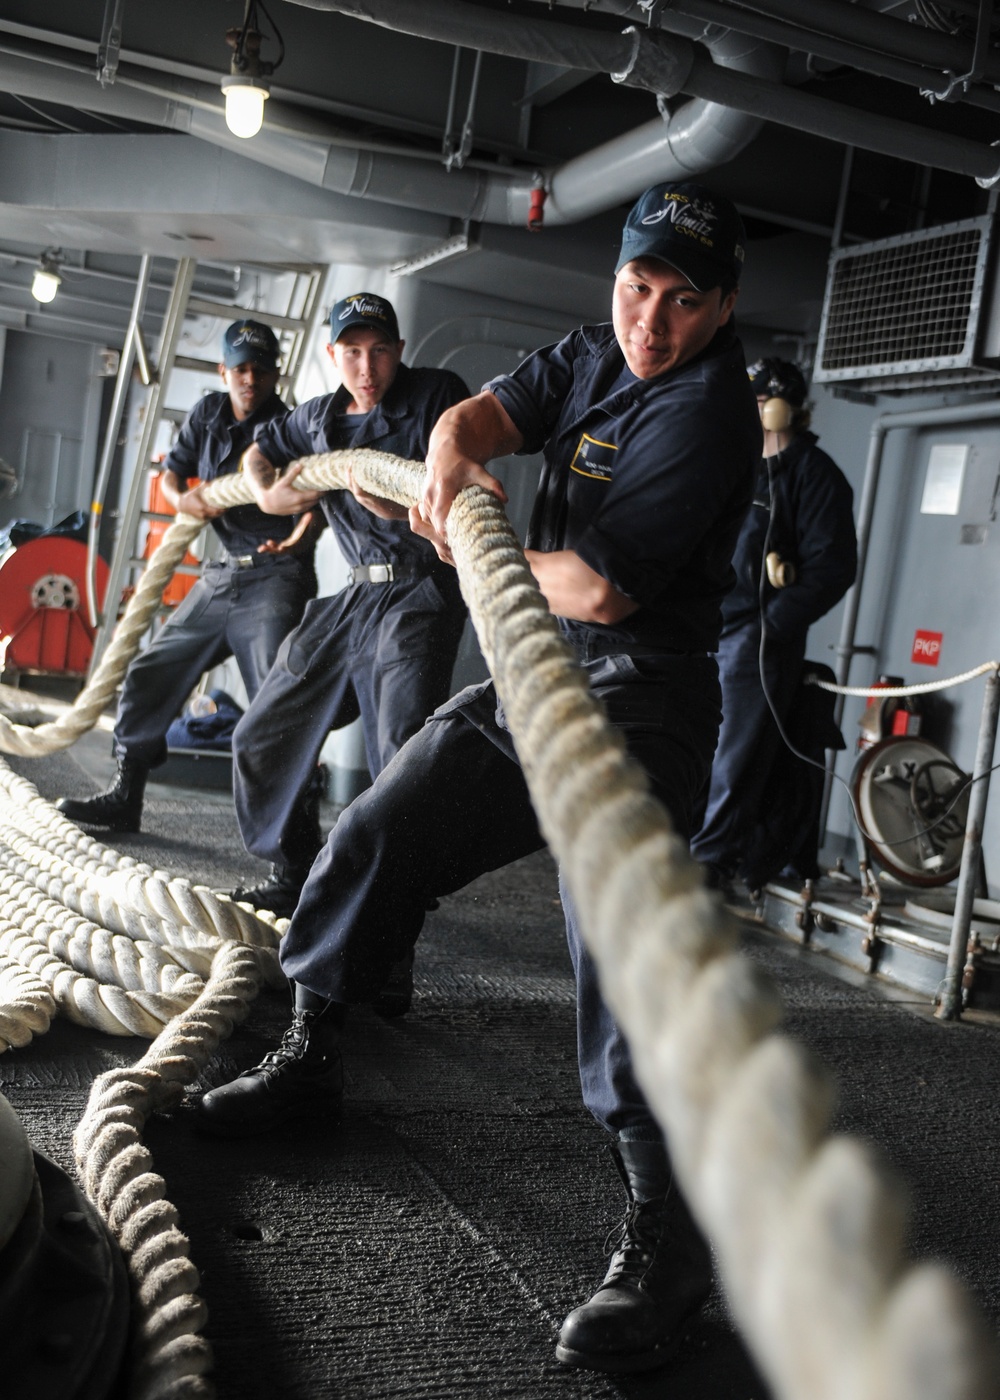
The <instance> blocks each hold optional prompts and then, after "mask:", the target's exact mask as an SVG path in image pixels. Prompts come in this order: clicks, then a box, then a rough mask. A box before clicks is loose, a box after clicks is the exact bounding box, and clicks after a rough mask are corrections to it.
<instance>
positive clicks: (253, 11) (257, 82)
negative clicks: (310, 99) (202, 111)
mask: <svg viewBox="0 0 1000 1400" xmlns="http://www.w3.org/2000/svg"><path fill="white" fill-rule="evenodd" d="M258 10H259V11H260V12H261V14H262V15H263V16H264V18H265V19H266V20H267V22H268V24H269V25H270V26H271V31H272V33H273V34H274V37H275V38H276V39H277V41H278V46H279V53H278V57H277V58H276V59H275V61H274V62H273V63H265V62H264V61H263V60H262V58H261V56H260V46H261V44H262V43H263V40H264V36H263V34H262V33H261V31H260V29H259V28H258V27H257V26H258V20H257V11H258ZM226 43H227V44H228V45H229V47H230V48H231V49H232V51H233V57H232V61H231V63H230V68H229V75H228V77H225V78H223V80H222V91H223V92H224V93H225V94H226V125H227V126H228V127H229V130H230V131H231V132H232V133H233V135H234V136H240V137H243V138H244V139H245V140H246V139H249V138H250V137H251V136H256V135H257V133H258V131H260V129H261V127H262V126H263V124H264V103H265V102H266V101H267V99H268V98H269V97H270V95H271V85H270V83H269V82H268V81H267V79H268V77H269V76H270V75H271V74H272V73H273V72H274V70H275V69H276V68H277V67H278V65H279V64H280V63H281V61H282V59H283V58H284V56H285V45H284V41H283V40H282V37H281V35H280V34H279V32H278V27H277V25H276V24H275V22H274V20H273V19H272V18H271V16H270V15H269V14H268V12H267V10H266V9H265V7H264V4H263V0H246V10H245V11H244V14H243V24H242V27H241V28H239V29H227V30H226Z"/></svg>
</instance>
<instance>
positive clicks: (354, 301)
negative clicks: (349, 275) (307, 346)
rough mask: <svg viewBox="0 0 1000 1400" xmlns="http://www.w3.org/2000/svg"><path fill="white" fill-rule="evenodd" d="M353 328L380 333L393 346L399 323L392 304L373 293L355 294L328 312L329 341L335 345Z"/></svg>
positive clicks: (396, 339)
mask: <svg viewBox="0 0 1000 1400" xmlns="http://www.w3.org/2000/svg"><path fill="white" fill-rule="evenodd" d="M355 326H366V327H367V328H368V329H369V330H373V331H381V332H382V334H383V335H384V336H385V338H386V340H391V341H392V343H393V344H394V345H395V344H396V343H397V341H398V340H399V322H398V321H397V320H396V313H395V311H393V309H392V303H391V302H388V301H386V299H385V297H380V296H376V295H375V293H374V292H355V293H354V294H353V295H352V296H349V297H344V299H343V301H338V302H337V303H336V305H335V306H334V308H333V310H332V311H331V312H330V340H331V343H336V342H337V341H338V340H339V339H340V337H341V336H342V335H343V334H344V332H345V331H349V330H353V328H354V327H355Z"/></svg>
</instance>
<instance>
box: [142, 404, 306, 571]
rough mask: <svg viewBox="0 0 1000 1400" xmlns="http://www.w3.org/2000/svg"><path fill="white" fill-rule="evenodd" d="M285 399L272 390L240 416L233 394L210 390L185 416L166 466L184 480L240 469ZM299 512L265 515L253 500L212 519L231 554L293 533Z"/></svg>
mask: <svg viewBox="0 0 1000 1400" xmlns="http://www.w3.org/2000/svg"><path fill="white" fill-rule="evenodd" d="M287 412H288V407H287V405H286V404H285V403H284V402H283V401H282V400H281V399H280V398H279V397H278V395H277V394H272V395H271V397H270V398H269V399H267V401H266V402H265V403H262V404H261V406H260V408H258V409H257V410H256V412H254V413H252V414H250V416H249V417H248V418H244V419H242V421H240V420H238V419H237V417H236V415H235V413H234V412H233V405H232V402H231V400H230V398H229V395H228V394H227V393H225V392H216V393H211V394H206V395H205V397H204V398H203V399H201V401H200V402H199V403H196V404H195V406H194V408H193V409H192V410H191V412H190V413H189V414H188V416H187V417H186V418H185V419H184V422H183V424H182V425H181V430H180V432H179V434H178V436H177V441H176V442H175V443H174V445H173V447H172V448H171V449H170V451H169V452H168V453H167V456H166V460H165V461H164V463H163V466H164V470H166V471H171V472H174V473H176V475H177V476H178V477H180V479H181V481H182V482H185V481H186V480H187V479H188V478H189V477H195V476H196V477H198V478H199V480H201V481H214V480H215V479H216V477H219V476H229V475H230V474H231V473H232V472H236V471H239V469H240V458H241V457H242V456H243V453H244V452H245V451H246V450H247V448H248V447H249V446H250V445H251V443H252V442H253V440H254V433H255V432H256V431H257V430H258V429H259V428H260V426H261V425H262V424H263V423H266V422H268V420H269V419H271V418H274V417H275V416H276V415H278V414H282V413H287ZM298 518H299V517H298V516H297V515H284V516H279V515H267V514H266V513H265V512H264V511H262V510H261V509H260V507H259V506H258V505H256V504H254V503H253V502H250V503H248V504H247V505H242V506H231V507H230V509H229V510H227V511H226V513H225V515H220V516H219V517H218V519H216V520H213V521H211V522H210V523H211V526H212V529H213V530H214V531H215V533H216V534H217V535H218V537H219V539H220V540H221V541H222V543H223V546H224V547H225V549H226V551H227V552H228V553H229V554H234V555H241V554H255V553H256V552H257V546H258V545H260V544H263V543H264V541H265V540H283V539H287V537H288V536H289V535H290V534H291V533H292V531H293V530H294V528H295V525H296V522H297V521H298Z"/></svg>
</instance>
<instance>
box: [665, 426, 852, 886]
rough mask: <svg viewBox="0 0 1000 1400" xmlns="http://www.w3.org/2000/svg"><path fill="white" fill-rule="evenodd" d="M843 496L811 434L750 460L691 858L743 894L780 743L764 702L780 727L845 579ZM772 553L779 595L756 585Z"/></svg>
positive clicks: (843, 482)
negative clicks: (752, 475) (750, 490)
mask: <svg viewBox="0 0 1000 1400" xmlns="http://www.w3.org/2000/svg"><path fill="white" fill-rule="evenodd" d="M853 499H854V498H853V493H852V491H851V487H850V485H849V483H848V481H847V478H846V477H845V476H844V474H843V472H842V471H841V470H840V468H839V467H838V466H837V464H836V463H835V462H834V461H833V459H832V458H831V457H829V456H827V454H826V453H825V452H824V451H823V450H822V448H820V447H818V446H817V438H816V434H815V433H810V432H800V433H796V434H795V436H794V437H793V438H792V440H791V442H790V443H789V445H788V446H787V447H786V448H785V449H784V451H783V452H781V453H779V454H778V455H777V456H776V457H771V458H767V459H765V460H764V461H763V462H762V463H761V466H760V471H759V473H758V477H757V484H756V489H755V492H754V501H753V505H752V507H751V509H750V514H749V515H748V516H747V519H746V523H745V524H744V527H743V529H742V531H741V532H740V538H739V541H738V543H737V546H736V553H735V555H734V557H733V564H734V566H735V568H736V587H735V588H734V590H733V592H732V593H730V595H729V597H728V598H727V599H726V600H725V602H724V603H723V605H722V616H723V624H722V639H721V641H720V644H719V677H720V680H721V683H722V708H723V719H722V727H721V729H720V731H719V745H718V748H717V749H716V753H715V762H714V763H713V765H712V778H711V783H710V785H709V791H708V798H707V803H706V807H705V814H704V818H703V821H702V824H701V830H700V831H699V832H698V834H697V836H696V837H695V838H694V840H693V841H692V843H691V850H692V853H693V854H694V855H695V856H696V857H697V858H698V860H700V861H703V862H704V863H705V864H706V865H711V866H713V867H715V869H716V870H717V872H718V874H719V875H720V876H721V877H723V878H726V879H728V878H731V877H732V876H733V875H737V874H739V875H741V876H743V877H744V878H745V879H746V880H747V883H748V884H749V885H750V886H751V888H757V887H758V884H759V882H760V879H761V872H759V871H757V870H755V869H751V868H749V867H748V866H747V865H746V863H745V857H746V855H747V852H748V850H749V849H750V846H751V833H752V830H753V827H754V824H755V822H756V821H757V818H758V814H759V811H760V803H761V799H762V796H763V793H764V791H765V788H766V786H767V782H768V777H769V774H770V772H771V770H772V767H773V765H774V762H775V758H776V756H777V754H778V751H779V747H780V745H781V742H782V740H781V735H780V734H779V732H778V727H777V725H776V724H775V721H774V715H773V714H772V711H771V705H773V706H774V709H775V710H776V711H777V713H778V715H779V717H780V718H781V720H782V723H784V721H785V719H786V717H787V716H788V714H789V710H790V707H791V705H792V702H793V700H794V698H795V695H796V692H797V690H798V686H799V681H800V677H801V675H802V663H803V661H804V659H805V651H806V633H807V632H808V630H809V627H810V626H811V624H812V623H814V622H816V621H818V619H819V618H821V617H822V616H823V615H824V613H827V612H829V611H830V609H831V608H832V607H833V606H834V604H836V603H837V602H839V601H840V599H841V598H842V597H843V596H844V594H845V593H846V592H847V590H848V588H849V587H850V586H851V584H852V583H853V582H854V575H855V572H856V570H857V541H856V537H855V530H854V515H853V509H852V507H853ZM772 550H773V551H774V552H775V553H777V554H778V555H779V556H780V558H781V559H782V560H783V561H785V562H787V563H791V564H792V565H793V566H794V568H795V581H794V583H791V584H789V585H788V586H786V587H784V588H774V587H772V586H771V584H770V583H769V582H768V580H767V574H766V570H765V567H764V560H765V555H766V554H767V553H769V552H770V551H772ZM762 609H763V621H764V630H765V633H766V643H765V646H764V657H763V669H764V680H765V682H766V685H767V694H766V695H765V692H764V687H763V685H762V683H761V664H762V663H761V610H762ZM769 699H770V704H769V703H768V700H769ZM773 873H775V872H769V873H768V875H767V878H769V877H770V874H773ZM803 873H806V872H803Z"/></svg>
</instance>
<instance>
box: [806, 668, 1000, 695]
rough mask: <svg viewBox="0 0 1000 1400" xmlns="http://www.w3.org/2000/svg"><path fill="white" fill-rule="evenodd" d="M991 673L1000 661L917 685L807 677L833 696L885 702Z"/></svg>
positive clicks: (808, 683) (947, 686)
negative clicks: (844, 682) (845, 682)
mask: <svg viewBox="0 0 1000 1400" xmlns="http://www.w3.org/2000/svg"><path fill="white" fill-rule="evenodd" d="M990 671H994V672H995V671H1000V661H984V662H983V663H982V665H981V666H974V667H973V668H972V670H971V671H962V672H961V673H960V674H959V675H957V676H946V677H945V678H944V679H943V680H939V681H918V682H917V684H916V685H868V686H865V685H837V684H836V683H835V682H834V681H824V680H820V678H819V676H807V677H806V684H807V685H815V686H818V687H819V689H820V690H828V691H830V693H831V694H832V695H858V696H861V697H862V698H864V697H865V696H869V695H871V696H877V697H879V698H880V699H883V700H896V699H899V698H901V697H902V696H904V695H930V693H931V691H934V690H947V689H948V688H949V687H950V686H953V685H965V684H966V683H967V682H968V681H974V680H975V679H976V677H977V676H985V675H987V674H988V673H989V672H990Z"/></svg>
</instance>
